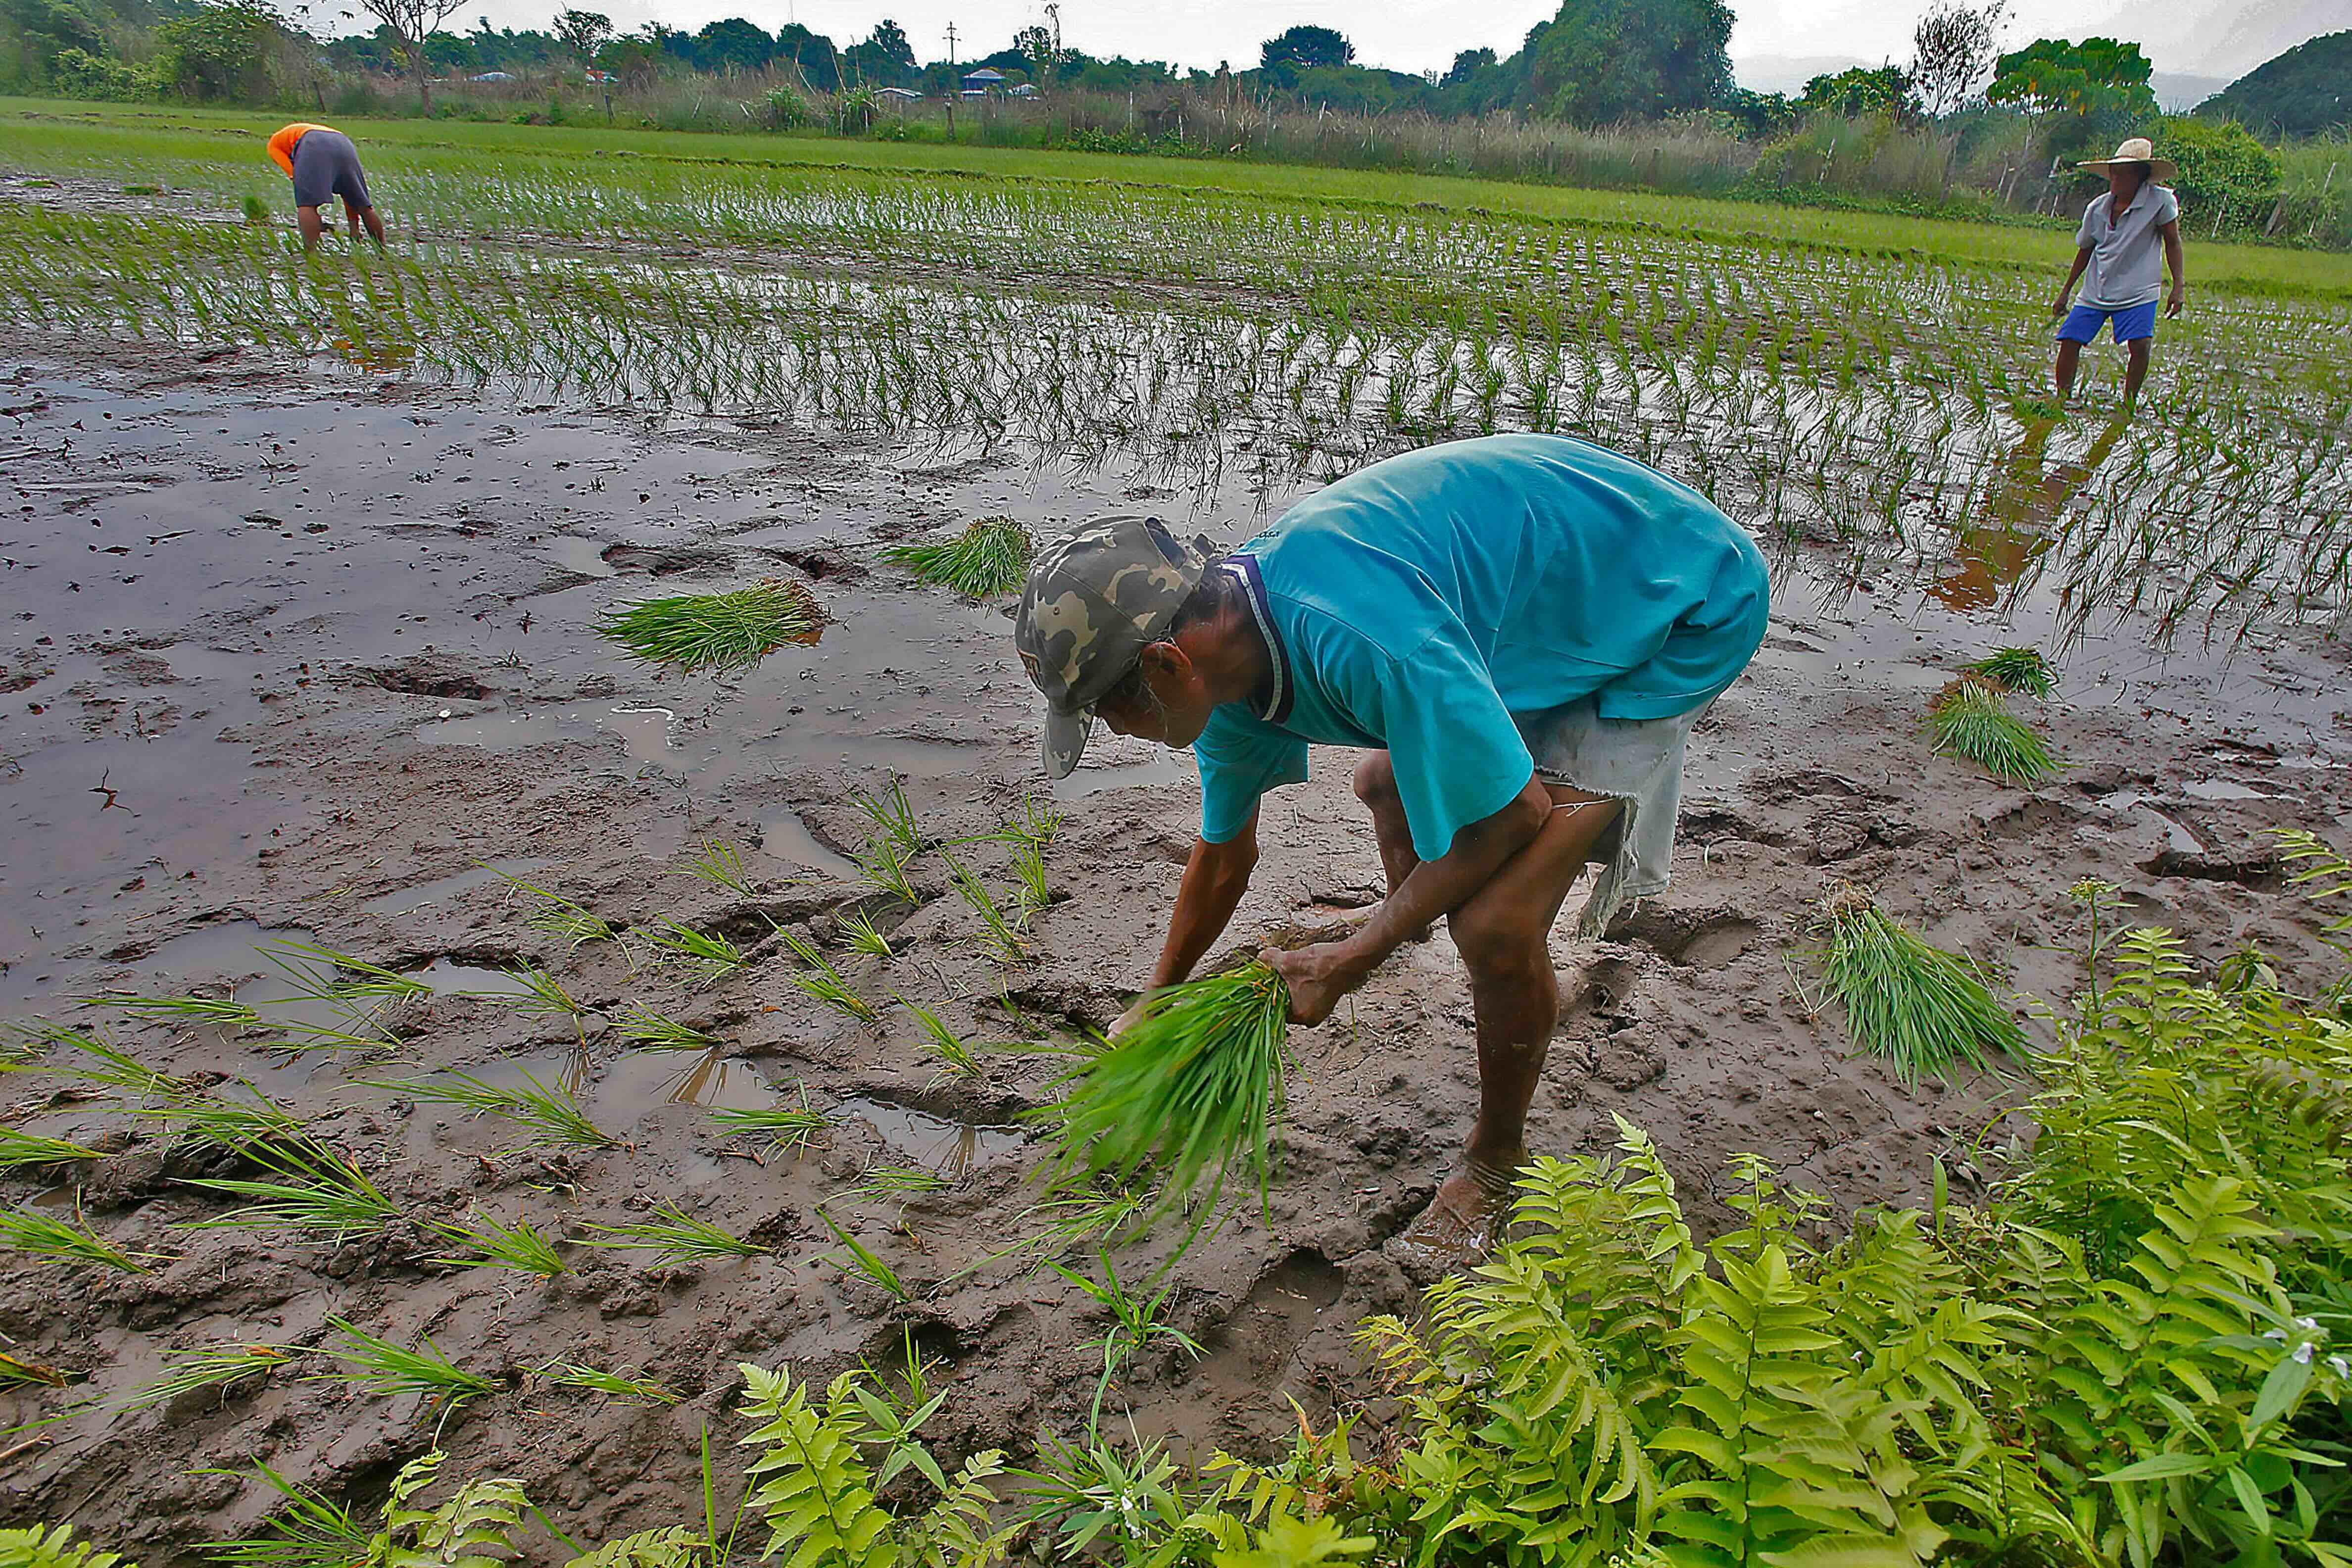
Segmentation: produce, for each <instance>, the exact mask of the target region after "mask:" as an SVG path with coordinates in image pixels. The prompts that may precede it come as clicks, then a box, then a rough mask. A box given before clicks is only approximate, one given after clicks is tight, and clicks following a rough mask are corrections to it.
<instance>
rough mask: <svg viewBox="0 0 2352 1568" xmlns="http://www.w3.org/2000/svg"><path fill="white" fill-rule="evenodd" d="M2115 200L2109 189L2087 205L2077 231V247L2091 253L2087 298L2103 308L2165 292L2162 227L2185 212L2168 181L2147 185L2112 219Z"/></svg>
mask: <svg viewBox="0 0 2352 1568" xmlns="http://www.w3.org/2000/svg"><path fill="white" fill-rule="evenodd" d="M2115 199H2116V196H2115V193H2114V192H2113V191H2109V192H2107V193H2106V194H2105V195H2102V196H2100V197H2098V198H2097V199H2096V200H2095V201H2094V202H2092V203H2091V205H2089V206H2087V207H2084V209H2083V226H2082V227H2080V228H2078V229H2076V230H2075V231H2074V245H2075V247H2076V248H2077V249H2081V250H2087V251H2089V252H2090V253H2091V264H2090V265H2089V266H2088V267H2086V268H2084V269H2083V295H2082V301H2081V302H2082V303H2084V304H2085V305H2088V306H2091V307H2092V308H2093V309H2095V310H2127V309H2129V308H2130V307H2131V306H2134V305H2145V304H2147V303H2148V302H2149V301H2150V300H2155V299H2157V298H2158V297H2159V296H2161V295H2162V294H2163V292H2164V236H2163V234H2162V233H2161V232H2160V231H2161V230H2162V229H2163V227H2164V226H2165V225H2166V224H2168V223H2171V222H2173V221H2175V220H2176V219H2178V218H2179V216H2180V203H2179V200H2178V199H2177V198H2176V197H2175V196H2174V195H2173V194H2172V193H2171V192H2170V191H2168V190H2167V189H2165V188H2164V187H2163V186H2162V185H2158V184H2143V185H2141V186H2140V188H2139V193H2138V194H2137V195H2135V196H2133V197H2132V204H2131V205H2130V206H2128V207H2126V208H2125V209H2124V212H2123V216H2120V217H2118V218H2116V220H2115V221H2114V222H2112V223H2110V222H2109V221H2108V219H2107V209H2108V208H2109V207H2111V206H2113V205H2115Z"/></svg>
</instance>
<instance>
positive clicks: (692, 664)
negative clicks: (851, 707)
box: [596, 577, 824, 674]
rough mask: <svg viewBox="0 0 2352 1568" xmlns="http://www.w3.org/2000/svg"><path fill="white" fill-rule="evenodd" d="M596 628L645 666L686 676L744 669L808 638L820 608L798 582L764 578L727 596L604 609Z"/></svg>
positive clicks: (817, 630)
mask: <svg viewBox="0 0 2352 1568" xmlns="http://www.w3.org/2000/svg"><path fill="white" fill-rule="evenodd" d="M596 630H597V631H598V632H599V633H600V634H602V635H603V636H604V637H610V638H612V639H613V640H614V642H616V643H619V644H620V645H621V646H622V647H625V648H626V649H628V650H629V652H630V653H631V654H633V655H635V657H636V658H642V659H644V660H646V662H647V663H649V664H674V665H676V666H677V667H678V668H680V669H683V670H686V671H688V672H689V673H691V672H693V671H695V670H698V669H715V670H718V671H719V673H721V674H725V673H727V672H728V671H730V670H737V669H749V668H751V667H752V666H753V665H755V664H757V663H759V662H760V661H761V659H763V658H767V657H768V655H770V654H772V653H773V652H775V651H776V649H778V648H780V647H783V646H784V645H785V644H786V643H801V644H803V645H806V644H810V643H814V642H815V641H816V639H817V638H818V637H819V636H821V635H822V634H823V633H824V607H823V606H822V605H819V604H818V603H817V602H816V595H814V594H812V593H810V592H809V591H808V589H807V588H805V587H803V585H801V584H798V583H787V582H785V581H784V580H783V579H782V578H780V577H771V578H769V579H767V580H766V581H765V582H761V583H755V584H752V585H751V587H749V588H738V589H736V590H734V591H733V592H732V593H727V594H681V595H677V596H676V597H673V598H667V599H641V600H639V601H638V602H637V603H635V604H634V605H622V606H621V607H619V608H618V609H614V610H610V611H607V612H606V613H605V616H604V619H603V620H601V621H599V622H597V623H596Z"/></svg>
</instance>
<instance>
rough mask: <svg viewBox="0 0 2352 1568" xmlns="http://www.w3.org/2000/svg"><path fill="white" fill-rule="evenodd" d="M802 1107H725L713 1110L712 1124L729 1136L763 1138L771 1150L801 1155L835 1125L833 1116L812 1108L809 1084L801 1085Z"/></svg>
mask: <svg viewBox="0 0 2352 1568" xmlns="http://www.w3.org/2000/svg"><path fill="white" fill-rule="evenodd" d="M800 1097H801V1102H800V1104H799V1105H798V1106H796V1107H795V1106H781V1105H779V1106H767V1107H762V1108H759V1109H747V1108H738V1107H722V1108H721V1109H719V1110H713V1111H712V1112H711V1113H710V1120H711V1122H712V1124H713V1125H714V1126H715V1127H717V1128H718V1130H719V1132H720V1133H721V1134H722V1135H724V1136H727V1137H740V1138H761V1139H764V1140H766V1142H767V1145H768V1147H769V1148H770V1149H771V1150H773V1151H775V1152H779V1153H793V1154H797V1153H798V1152H800V1151H801V1150H803V1149H804V1148H806V1147H807V1146H808V1144H809V1142H810V1141H811V1140H813V1139H814V1138H816V1137H818V1136H819V1135H820V1134H822V1133H823V1132H824V1131H826V1129H828V1128H830V1127H831V1126H832V1125H833V1118H832V1117H830V1116H828V1115H826V1114H825V1113H824V1111H822V1110H810V1109H809V1102H808V1086H807V1085H806V1084H803V1085H801V1086H800Z"/></svg>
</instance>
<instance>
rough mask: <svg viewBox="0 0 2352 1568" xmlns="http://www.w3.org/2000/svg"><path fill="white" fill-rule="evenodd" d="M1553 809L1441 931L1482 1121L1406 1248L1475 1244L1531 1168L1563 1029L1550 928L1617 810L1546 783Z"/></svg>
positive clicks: (1609, 803)
mask: <svg viewBox="0 0 2352 1568" xmlns="http://www.w3.org/2000/svg"><path fill="white" fill-rule="evenodd" d="M1549 788H1550V790H1551V796H1552V800H1553V802H1554V804H1555V806H1556V807H1557V809H1555V810H1554V811H1553V812H1552V815H1551V820H1550V821H1549V823H1547V824H1545V826H1544V828H1543V831H1542V832H1540V833H1538V835H1537V836H1536V839H1535V842H1534V843H1532V844H1530V845H1528V847H1526V848H1525V849H1522V850H1520V851H1519V853H1518V854H1517V856H1515V857H1513V858H1511V859H1510V860H1509V861H1507V862H1506V863H1505V865H1504V867H1503V868H1502V870H1501V871H1499V872H1497V873H1496V877H1495V879H1494V880H1493V881H1491V882H1489V883H1487V884H1486V886H1485V887H1484V888H1481V889H1479V890H1478V891H1477V892H1476V893H1475V894H1473V895H1472V896H1471V898H1470V900H1469V901H1468V902H1466V903H1465V904H1464V905H1463V906H1462V907H1461V908H1460V909H1457V910H1454V913H1453V914H1451V915H1449V916H1448V917H1446V924H1447V927H1448V929H1449V930H1451V931H1452V932H1453V934H1454V946H1456V947H1457V948H1459V949H1460V950H1461V952H1462V962H1463V964H1464V966H1465V968H1467V969H1468V970H1469V972H1470V1001H1471V1006H1472V1010H1473V1012H1474V1013H1475V1016H1476V1019H1477V1031H1478V1120H1477V1121H1476V1122H1475V1123H1474V1124H1473V1125H1472V1127H1471V1129H1470V1141H1469V1143H1468V1145H1467V1146H1466V1147H1465V1150H1464V1151H1463V1161H1462V1164H1461V1166H1460V1167H1459V1168H1458V1169H1456V1170H1455V1171H1454V1173H1453V1174H1452V1175H1450V1176H1448V1177H1447V1178H1446V1179H1445V1182H1444V1184H1443V1185H1441V1186H1440V1187H1439V1188H1438V1190H1437V1197H1436V1200H1435V1201H1434V1202H1433V1203H1432V1204H1431V1205H1430V1206H1429V1212H1428V1213H1427V1214H1425V1215H1423V1216H1422V1218H1421V1219H1420V1221H1418V1222H1417V1223H1416V1224H1415V1225H1414V1226H1413V1227H1412V1233H1411V1236H1412V1239H1414V1240H1417V1241H1422V1242H1424V1243H1426V1244H1427V1245H1430V1246H1433V1247H1459V1246H1462V1245H1465V1244H1476V1243H1479V1242H1482V1241H1483V1240H1484V1239H1485V1238H1486V1237H1487V1236H1488V1235H1489V1234H1491V1231H1492V1227H1493V1221H1494V1220H1495V1219H1496V1217H1497V1216H1498V1215H1500V1213H1501V1212H1502V1210H1503V1209H1504V1208H1505V1207H1506V1206H1507V1204H1508V1202H1509V1199H1510V1193H1511V1183H1512V1180H1513V1179H1514V1178H1515V1177H1516V1176H1517V1174H1518V1173H1519V1170H1520V1168H1521V1167H1522V1166H1524V1165H1525V1164H1526V1163H1528V1136H1527V1126H1528V1104H1529V1103H1530V1102H1531V1101H1532V1100H1534V1099H1535V1092H1536V1084H1537V1082H1538V1080H1539V1079H1541V1077H1542V1076H1543V1064H1544V1053H1545V1052H1546V1051H1547V1050H1548V1049H1549V1047H1550V1045H1551V1032H1552V1026H1554V1025H1555V1024H1557V1023H1558V1022H1559V982H1558V981H1557V980H1556V979H1555V978H1554V976H1553V974H1552V967H1551V928H1552V922H1553V921H1556V920H1558V919H1559V907H1560V905H1561V903H1563V902H1564V901H1565V900H1567V898H1568V890H1569V889H1570V888H1571V887H1573V886H1574V885H1575V883H1576V879H1577V878H1578V877H1579V876H1580V874H1581V873H1582V872H1583V870H1584V867H1585V863H1586V862H1587V861H1588V860H1589V859H1590V858H1591V854H1592V849H1593V846H1594V845H1595V844H1596V843H1597V842H1599V840H1600V838H1601V834H1602V833H1604V832H1605V831H1607V829H1608V827H1609V825H1610V824H1611V823H1612V822H1613V821H1615V820H1616V817H1617V814H1618V812H1619V811H1620V810H1621V809H1622V808H1621V807H1620V806H1619V805H1617V804H1616V803H1615V802H1613V801H1605V800H1601V799H1600V798H1599V797H1597V796H1593V795H1586V794H1584V793H1583V792H1581V791H1580V790H1573V789H1570V788H1568V787H1567V786H1566V785H1563V784H1552V785H1549Z"/></svg>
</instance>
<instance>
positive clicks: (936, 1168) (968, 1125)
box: [835, 1095, 1027, 1181]
mask: <svg viewBox="0 0 2352 1568" xmlns="http://www.w3.org/2000/svg"><path fill="white" fill-rule="evenodd" d="M835 1114H836V1115H837V1116H839V1117H840V1118H842V1119H843V1120H853V1119H854V1120H856V1121H864V1122H865V1123H866V1124H867V1125H868V1126H870V1127H872V1128H873V1129H874V1131H877V1132H879V1133H880V1134H881V1135H882V1139H883V1142H887V1143H888V1144H889V1145H891V1146H892V1147H893V1148H895V1149H898V1150H901V1151H903V1152H906V1153H908V1154H911V1155H913V1156H915V1158H916V1159H917V1160H919V1161H920V1162H921V1163H923V1164H924V1165H925V1166H927V1167H928V1168H929V1169H930V1170H932V1171H933V1172H936V1173H938V1174H940V1175H942V1176H945V1177H947V1178H948V1179H949V1180H950V1181H961V1180H962V1179H963V1177H964V1176H965V1174H966V1173H969V1172H970V1171H971V1168H972V1166H974V1165H975V1164H978V1163H981V1162H982V1161H984V1160H987V1159H989V1158H992V1156H994V1155H996V1154H999V1153H1002V1152H1004V1151H1005V1150H1007V1149H1017V1148H1019V1147H1020V1146H1021V1144H1022V1142H1024V1139H1025V1138H1026V1136H1027V1134H1026V1133H1024V1131H1023V1130H1022V1129H1020V1128H1019V1127H1013V1126H990V1125H988V1124H987V1123H985V1122H979V1121H961V1120H957V1121H950V1119H949V1118H947V1117H944V1116H932V1115H929V1114H927V1113H926V1112H924V1111H920V1110H908V1108H907V1107H906V1106H903V1105H893V1104H891V1103H890V1102H889V1101H888V1100H870V1099H867V1098H866V1097H865V1096H863V1095H860V1096H856V1097H855V1098H853V1099H849V1100H843V1101H842V1102H841V1104H840V1105H839V1106H837V1107H836V1108H835Z"/></svg>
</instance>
